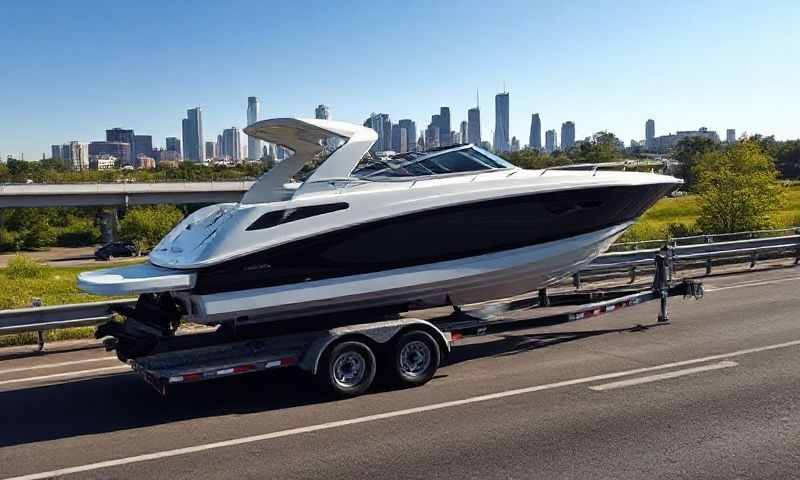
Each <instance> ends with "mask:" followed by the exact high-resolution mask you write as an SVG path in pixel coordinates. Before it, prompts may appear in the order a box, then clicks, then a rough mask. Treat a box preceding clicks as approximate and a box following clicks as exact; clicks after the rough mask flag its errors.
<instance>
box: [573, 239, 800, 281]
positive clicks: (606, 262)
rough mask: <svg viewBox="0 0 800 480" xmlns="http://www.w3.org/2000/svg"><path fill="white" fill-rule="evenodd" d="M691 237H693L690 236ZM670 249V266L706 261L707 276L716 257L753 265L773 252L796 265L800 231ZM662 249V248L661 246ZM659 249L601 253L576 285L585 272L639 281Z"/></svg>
mask: <svg viewBox="0 0 800 480" xmlns="http://www.w3.org/2000/svg"><path fill="white" fill-rule="evenodd" d="M687 238H690V237H687ZM667 247H668V249H669V251H670V252H671V257H672V261H671V262H670V265H671V266H672V268H673V269H674V268H675V265H676V264H679V263H690V262H695V263H696V262H701V261H704V262H705V269H706V275H708V274H710V273H711V269H712V267H713V261H714V260H725V259H735V258H745V257H746V258H747V259H748V261H749V262H750V267H751V268H752V267H754V266H755V265H756V263H757V261H758V258H759V256H760V255H764V254H771V255H779V256H793V257H794V258H795V264H797V263H800V234H798V235H785V236H780V237H767V238H755V239H752V240H733V241H727V242H714V243H699V244H695V245H674V244H672V245H667ZM662 248H663V247H662ZM660 250H661V249H660V248H648V249H641V250H630V251H622V252H611V253H606V254H603V255H600V256H599V257H597V258H596V259H594V261H593V262H592V263H590V264H589V265H588V266H587V267H586V268H584V269H583V270H582V271H580V272H578V273H576V274H575V275H573V282H572V283H573V285H574V286H575V288H580V286H581V279H582V277H583V276H585V275H586V274H592V273H594V274H600V273H613V272H620V271H627V272H629V274H630V276H631V282H633V281H635V280H636V273H637V269H638V268H639V267H649V266H650V265H652V263H653V258H654V256H655V255H656V253H657V252H659V251H660Z"/></svg>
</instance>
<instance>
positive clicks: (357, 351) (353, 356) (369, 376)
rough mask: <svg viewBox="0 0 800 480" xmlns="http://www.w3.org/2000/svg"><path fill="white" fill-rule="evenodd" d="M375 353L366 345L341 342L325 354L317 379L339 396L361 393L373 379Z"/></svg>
mask: <svg viewBox="0 0 800 480" xmlns="http://www.w3.org/2000/svg"><path fill="white" fill-rule="evenodd" d="M375 363H376V362H375V354H374V353H372V349H370V348H369V347H368V346H367V345H365V344H363V343H361V342H356V341H349V342H342V343H339V344H337V345H335V346H334V347H333V348H332V349H331V351H330V353H329V354H328V355H326V359H325V361H324V362H323V363H322V368H321V369H320V371H319V373H318V375H319V377H318V378H319V380H320V381H321V382H322V383H323V384H324V385H325V386H326V387H328V388H329V389H330V390H331V391H333V393H335V394H336V395H339V396H341V397H355V396H357V395H361V394H362V393H364V392H365V391H367V389H368V388H369V387H370V385H372V381H373V380H374V379H375Z"/></svg>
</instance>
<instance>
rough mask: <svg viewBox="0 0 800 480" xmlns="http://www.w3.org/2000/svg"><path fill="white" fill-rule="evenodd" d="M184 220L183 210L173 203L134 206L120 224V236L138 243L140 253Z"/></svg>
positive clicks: (152, 245) (135, 243) (137, 247)
mask: <svg viewBox="0 0 800 480" xmlns="http://www.w3.org/2000/svg"><path fill="white" fill-rule="evenodd" d="M181 220H183V212H181V211H180V209H178V208H177V207H175V206H173V205H158V206H155V207H137V208H132V209H131V210H129V211H128V213H126V214H125V217H124V218H123V219H122V221H121V222H120V224H119V232H120V236H121V237H122V239H123V240H129V241H131V242H133V243H134V245H136V249H137V250H138V251H139V253H141V252H143V251H145V250H148V249H150V248H152V247H154V246H155V245H156V244H157V243H158V241H159V240H161V238H162V237H163V236H164V235H166V234H167V233H169V231H170V230H172V228H173V227H174V226H175V225H177V224H178V222H180V221H181Z"/></svg>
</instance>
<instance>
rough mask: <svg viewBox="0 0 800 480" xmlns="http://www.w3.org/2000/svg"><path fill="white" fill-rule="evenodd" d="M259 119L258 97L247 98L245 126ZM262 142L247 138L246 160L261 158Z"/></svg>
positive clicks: (259, 106)
mask: <svg viewBox="0 0 800 480" xmlns="http://www.w3.org/2000/svg"><path fill="white" fill-rule="evenodd" d="M260 119H261V105H260V104H259V102H258V97H247V125H252V124H254V123H256V122H257V121H259V120H260ZM262 143H263V142H262V141H261V140H259V139H257V138H255V137H247V158H248V159H250V160H258V159H259V158H261V150H262Z"/></svg>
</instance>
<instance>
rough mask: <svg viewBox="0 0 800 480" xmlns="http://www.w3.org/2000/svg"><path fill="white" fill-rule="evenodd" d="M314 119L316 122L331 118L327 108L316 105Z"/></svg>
mask: <svg viewBox="0 0 800 480" xmlns="http://www.w3.org/2000/svg"><path fill="white" fill-rule="evenodd" d="M314 118H316V119H318V120H330V119H331V116H330V112H329V111H328V106H327V105H322V104H319V105H317V108H316V109H314Z"/></svg>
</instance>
